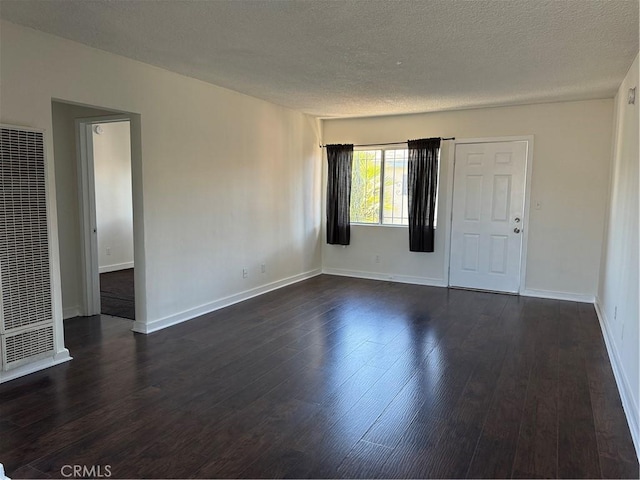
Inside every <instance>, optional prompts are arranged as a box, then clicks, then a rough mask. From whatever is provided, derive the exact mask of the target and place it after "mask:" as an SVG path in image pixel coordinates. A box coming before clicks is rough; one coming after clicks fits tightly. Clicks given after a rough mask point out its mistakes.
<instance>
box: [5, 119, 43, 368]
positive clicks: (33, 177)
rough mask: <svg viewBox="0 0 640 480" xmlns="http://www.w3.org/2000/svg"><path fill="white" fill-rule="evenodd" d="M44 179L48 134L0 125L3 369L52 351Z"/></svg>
mask: <svg viewBox="0 0 640 480" xmlns="http://www.w3.org/2000/svg"><path fill="white" fill-rule="evenodd" d="M45 182H46V174H45V163H44V134H43V133H42V132H39V131H33V130H28V129H21V128H20V127H7V126H2V127H0V334H1V335H2V356H3V359H2V360H3V362H2V363H3V367H4V368H5V369H7V368H9V366H10V365H13V366H16V365H18V364H22V363H25V362H26V361H31V360H32V359H34V357H41V356H42V355H44V354H46V353H47V352H50V353H51V354H53V350H54V348H53V326H52V322H53V315H52V304H51V298H52V297H51V275H50V270H49V268H50V267H49V240H48V233H47V196H46V184H45ZM46 324H50V325H46ZM30 342H32V343H30ZM23 360H25V361H23Z"/></svg>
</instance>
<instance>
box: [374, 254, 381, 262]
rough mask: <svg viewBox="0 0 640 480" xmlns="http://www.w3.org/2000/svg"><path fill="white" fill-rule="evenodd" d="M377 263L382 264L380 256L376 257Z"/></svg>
mask: <svg viewBox="0 0 640 480" xmlns="http://www.w3.org/2000/svg"><path fill="white" fill-rule="evenodd" d="M375 262H376V263H380V255H376V258H375Z"/></svg>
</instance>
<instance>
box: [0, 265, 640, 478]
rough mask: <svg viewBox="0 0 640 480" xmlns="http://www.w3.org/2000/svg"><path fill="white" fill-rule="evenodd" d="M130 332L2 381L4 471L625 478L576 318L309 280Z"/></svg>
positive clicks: (612, 418) (603, 377) (597, 362)
mask: <svg viewBox="0 0 640 480" xmlns="http://www.w3.org/2000/svg"><path fill="white" fill-rule="evenodd" d="M130 328H131V323H130V322H129V321H126V320H118V319H109V321H105V320H104V319H102V318H101V317H100V316H97V317H91V318H76V319H73V320H71V321H67V322H66V323H65V334H66V342H67V346H68V347H69V349H70V351H71V354H72V356H73V357H74V360H73V361H71V362H68V363H66V364H63V365H60V366H57V367H54V368H51V369H48V370H46V371H42V372H39V373H36V374H33V375H30V376H28V377H24V378H21V379H18V380H15V381H12V382H8V383H6V384H3V385H0V419H1V420H0V433H1V435H0V459H1V460H0V461H2V462H3V463H4V464H5V468H6V470H7V474H8V476H10V477H12V478H23V477H32V478H37V477H40V478H46V477H48V476H50V477H61V468H63V466H64V465H87V466H99V467H101V468H102V469H103V470H102V472H103V473H104V471H105V470H104V469H105V468H106V467H107V466H108V467H109V472H110V474H111V477H112V478H123V477H126V478H138V477H142V478H145V477H147V478H148V477H153V478H171V477H181V478H185V477H206V478H212V477H233V478H236V477H240V478H243V477H248V478H263V477H268V478H278V477H298V478H305V477H312V478H331V477H350V478H362V477H367V478H428V477H434V478H451V477H453V478H463V477H500V478H505V477H506V478H508V477H562V478H572V477H574V478H577V477H582V478H599V477H612V478H620V477H622V478H638V463H637V460H636V457H635V452H634V448H633V445H632V442H631V437H630V433H629V429H628V427H627V424H626V421H625V416H624V412H623V410H622V406H621V403H620V398H619V396H618V392H617V389H616V385H615V381H614V377H613V373H612V370H611V366H610V363H609V361H608V358H607V353H606V350H605V346H604V342H603V339H602V335H601V333H600V329H599V326H598V321H597V318H596V315H595V312H594V309H593V306H591V305H587V304H579V303H574V302H562V301H552V300H542V299H533V298H525V297H516V296H507V295H498V294H490V293H479V292H471V291H461V290H449V289H445V288H434V287H424V286H416V285H406V284H396V283H388V282H377V281H370V280H360V279H350V278H343V277H335V276H328V275H322V276H319V277H315V278H312V279H310V280H307V281H305V282H301V283H298V284H295V285H293V286H290V287H287V288H283V289H280V290H277V291H274V292H271V293H268V294H266V295H262V296H260V297H257V298H254V299H251V300H248V301H246V302H243V303H240V304H237V305H234V306H232V307H229V308H225V309H223V310H219V311H217V312H214V313H212V314H209V315H205V316H203V317H201V318H199V319H196V320H193V321H190V322H187V323H183V324H181V325H178V326H175V327H172V328H168V329H165V330H162V331H160V332H157V333H154V334H151V335H148V336H144V335H137V334H133V333H132V332H131V331H130ZM95 473H96V472H95V471H94V476H95Z"/></svg>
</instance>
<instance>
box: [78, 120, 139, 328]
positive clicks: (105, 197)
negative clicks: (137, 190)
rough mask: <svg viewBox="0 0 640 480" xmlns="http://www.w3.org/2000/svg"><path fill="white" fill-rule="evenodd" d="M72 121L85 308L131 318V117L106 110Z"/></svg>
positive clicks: (133, 276) (132, 262)
mask: <svg viewBox="0 0 640 480" xmlns="http://www.w3.org/2000/svg"><path fill="white" fill-rule="evenodd" d="M76 126H77V132H78V160H79V163H78V167H79V174H80V175H79V182H80V188H79V190H80V192H81V194H82V201H81V204H82V207H83V208H81V210H83V215H82V219H81V223H82V231H83V234H84V235H83V236H84V246H85V249H84V251H85V255H84V257H85V258H84V262H83V263H84V270H85V274H84V277H85V280H86V283H85V285H86V293H85V308H86V309H87V314H88V315H95V314H98V313H100V314H103V315H109V316H113V317H120V318H127V319H130V320H135V319H136V316H135V281H134V278H135V260H134V258H135V255H134V251H135V248H134V224H133V189H132V168H131V122H130V120H129V118H128V117H126V116H121V115H110V116H105V117H94V118H80V119H77V120H76Z"/></svg>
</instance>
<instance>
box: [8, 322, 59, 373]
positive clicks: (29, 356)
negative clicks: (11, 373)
mask: <svg viewBox="0 0 640 480" xmlns="http://www.w3.org/2000/svg"><path fill="white" fill-rule="evenodd" d="M2 351H3V353H4V359H3V362H4V369H5V370H9V369H11V368H15V367H19V366H20V365H23V364H25V363H28V362H32V361H34V360H38V359H39V358H43V357H48V356H51V355H52V354H53V352H54V348H53V325H52V324H50V325H45V326H43V327H38V328H33V329H29V330H24V331H21V332H18V333H9V334H6V335H3V336H2Z"/></svg>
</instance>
